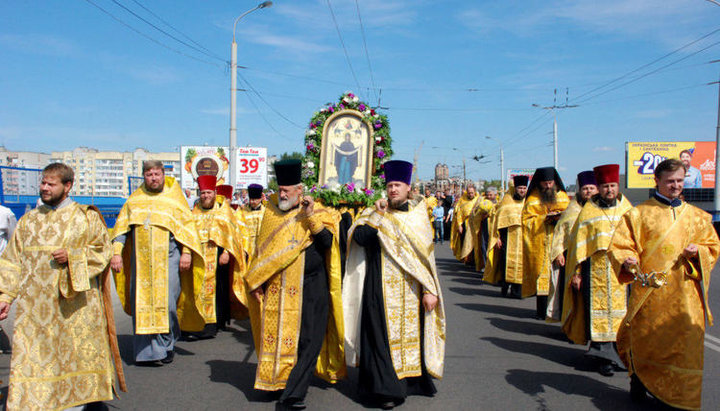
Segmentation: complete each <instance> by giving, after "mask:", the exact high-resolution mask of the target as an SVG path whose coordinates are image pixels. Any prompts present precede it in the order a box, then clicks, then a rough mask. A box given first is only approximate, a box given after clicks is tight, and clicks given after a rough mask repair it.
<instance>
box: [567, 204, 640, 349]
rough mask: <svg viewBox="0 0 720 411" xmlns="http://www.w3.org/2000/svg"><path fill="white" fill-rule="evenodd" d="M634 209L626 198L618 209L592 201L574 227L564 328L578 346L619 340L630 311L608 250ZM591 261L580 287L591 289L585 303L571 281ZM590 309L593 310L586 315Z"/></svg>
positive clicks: (568, 258)
mask: <svg viewBox="0 0 720 411" xmlns="http://www.w3.org/2000/svg"><path fill="white" fill-rule="evenodd" d="M631 208H632V204H630V201H628V200H627V198H626V197H625V196H623V195H618V200H617V204H616V205H615V206H613V207H607V208H601V207H600V206H598V205H597V203H596V202H595V201H594V200H589V201H588V202H586V203H585V206H584V207H583V208H582V211H580V214H579V215H578V218H577V220H576V222H575V224H574V227H573V231H572V233H571V235H570V243H569V245H568V256H567V263H566V264H565V267H566V270H565V284H564V287H565V293H564V298H563V314H562V323H563V327H562V328H563V332H565V334H566V335H567V336H568V338H569V339H570V340H571V341H573V342H574V343H575V344H587V342H588V338H589V339H590V341H595V342H610V341H615V340H616V338H617V331H618V328H620V323H621V322H622V319H623V318H624V317H625V314H626V309H627V302H626V301H627V286H626V285H625V284H620V282H619V281H618V279H617V276H616V275H615V272H614V271H613V268H612V266H611V265H610V260H609V259H608V258H607V249H608V247H609V246H610V239H611V238H612V236H613V233H614V232H615V228H616V227H617V225H618V224H619V223H620V220H621V219H622V216H623V215H624V214H625V213H626V212H628V211H629V210H630V209H631ZM588 259H589V260H590V277H589V284H588V283H586V282H585V281H584V280H583V282H582V284H581V287H590V288H589V291H590V301H588V302H586V301H585V298H584V297H585V294H584V293H583V291H582V290H580V291H578V290H575V288H573V287H572V285H571V279H572V276H573V275H574V274H580V270H581V264H582V263H583V261H586V260H588ZM587 309H589V310H590V311H589V312H586V310H587ZM586 318H589V320H590V324H587V323H586ZM588 328H589V330H590V334H589V335H587V333H586V330H587V329H588Z"/></svg>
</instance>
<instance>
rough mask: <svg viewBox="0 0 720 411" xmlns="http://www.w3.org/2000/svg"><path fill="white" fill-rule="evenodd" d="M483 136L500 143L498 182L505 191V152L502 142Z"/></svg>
mask: <svg viewBox="0 0 720 411" xmlns="http://www.w3.org/2000/svg"><path fill="white" fill-rule="evenodd" d="M485 138H486V139H488V140H492V141H494V142H496V143H498V145H500V183H501V184H502V190H503V191H505V152H504V151H503V146H502V143H501V142H499V141H497V140H495V139H494V138H492V137H490V136H485Z"/></svg>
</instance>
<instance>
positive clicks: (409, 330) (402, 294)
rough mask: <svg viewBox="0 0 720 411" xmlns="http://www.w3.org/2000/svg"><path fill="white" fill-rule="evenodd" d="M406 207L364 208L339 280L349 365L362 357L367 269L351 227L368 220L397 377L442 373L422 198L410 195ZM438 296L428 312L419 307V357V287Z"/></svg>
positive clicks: (441, 314)
mask: <svg viewBox="0 0 720 411" xmlns="http://www.w3.org/2000/svg"><path fill="white" fill-rule="evenodd" d="M409 206H410V208H409V210H408V211H407V212H404V211H397V210H392V209H391V210H389V211H387V212H385V213H384V214H381V213H378V212H377V211H375V210H374V209H370V208H368V209H366V210H365V211H364V212H363V213H362V215H361V216H360V217H358V220H357V222H356V223H355V225H353V227H351V229H350V232H349V234H348V244H349V246H348V258H347V265H346V267H347V272H346V273H345V278H344V279H343V290H342V294H343V298H342V300H343V314H344V316H345V358H346V361H347V363H348V364H349V365H353V366H354V365H357V363H358V361H359V359H360V324H361V315H362V295H363V288H364V283H365V274H366V268H365V267H366V256H365V249H364V248H363V247H361V246H360V245H358V244H357V243H356V242H354V241H352V235H353V232H354V230H355V227H357V226H360V225H363V224H367V225H369V226H370V227H373V228H375V229H377V230H378V239H379V240H380V246H381V259H382V283H383V295H384V297H385V322H386V326H387V334H388V340H389V341H388V343H389V348H390V355H391V357H392V361H393V367H394V369H395V372H396V373H397V376H398V378H400V379H402V378H406V377H415V376H419V375H421V374H422V365H423V364H421V363H420V359H421V358H423V359H424V361H425V364H424V365H425V368H426V369H427V372H428V373H429V374H430V375H432V376H433V377H435V378H442V375H443V368H444V358H445V327H446V325H445V309H444V306H443V297H442V290H441V288H440V282H439V281H438V276H437V269H436V267H435V252H434V245H433V236H432V229H431V228H430V224H428V221H427V219H426V206H425V202H424V201H422V200H421V201H419V202H417V201H413V200H411V204H410V205H409ZM424 291H428V292H430V293H431V294H433V295H436V296H437V297H438V304H437V306H436V307H435V309H434V310H432V311H431V312H429V313H428V312H423V315H424V317H425V322H424V324H425V326H424V329H423V332H422V335H423V338H424V340H423V347H424V352H423V354H424V355H423V356H421V353H420V334H421V333H420V313H421V310H422V311H424V309H423V308H422V305H421V301H422V296H423V292H424Z"/></svg>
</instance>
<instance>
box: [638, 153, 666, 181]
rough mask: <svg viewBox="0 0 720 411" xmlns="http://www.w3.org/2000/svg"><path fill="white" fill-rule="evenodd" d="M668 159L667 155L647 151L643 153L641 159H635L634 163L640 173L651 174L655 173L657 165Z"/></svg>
mask: <svg viewBox="0 0 720 411" xmlns="http://www.w3.org/2000/svg"><path fill="white" fill-rule="evenodd" d="M666 159H667V157H663V156H661V155H659V154H653V153H651V152H648V151H646V152H645V153H643V155H642V157H641V158H640V160H635V161H633V165H634V166H636V167H637V168H638V169H637V172H638V174H643V175H649V174H653V173H654V172H655V167H657V165H658V164H660V163H661V162H662V161H663V160H666Z"/></svg>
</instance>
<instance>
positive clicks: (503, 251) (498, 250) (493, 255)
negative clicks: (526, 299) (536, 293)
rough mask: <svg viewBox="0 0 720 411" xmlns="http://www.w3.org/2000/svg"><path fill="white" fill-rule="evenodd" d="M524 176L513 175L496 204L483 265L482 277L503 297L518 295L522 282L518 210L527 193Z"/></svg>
mask: <svg viewBox="0 0 720 411" xmlns="http://www.w3.org/2000/svg"><path fill="white" fill-rule="evenodd" d="M528 180H529V178H528V176H525V175H518V176H514V177H513V187H512V188H511V189H510V192H509V193H508V194H507V195H505V196H504V197H503V199H502V201H501V202H500V204H498V207H497V212H496V213H495V218H494V220H493V224H492V227H491V229H490V239H489V241H488V254H487V267H485V274H484V276H483V280H484V281H485V282H486V283H490V284H499V285H500V287H501V289H500V293H501V294H502V296H503V297H505V296H507V295H508V291H509V292H510V296H511V297H513V298H521V296H522V293H521V289H522V282H523V268H522V263H523V254H522V253H523V237H522V210H523V205H524V200H525V194H527V186H528Z"/></svg>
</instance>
